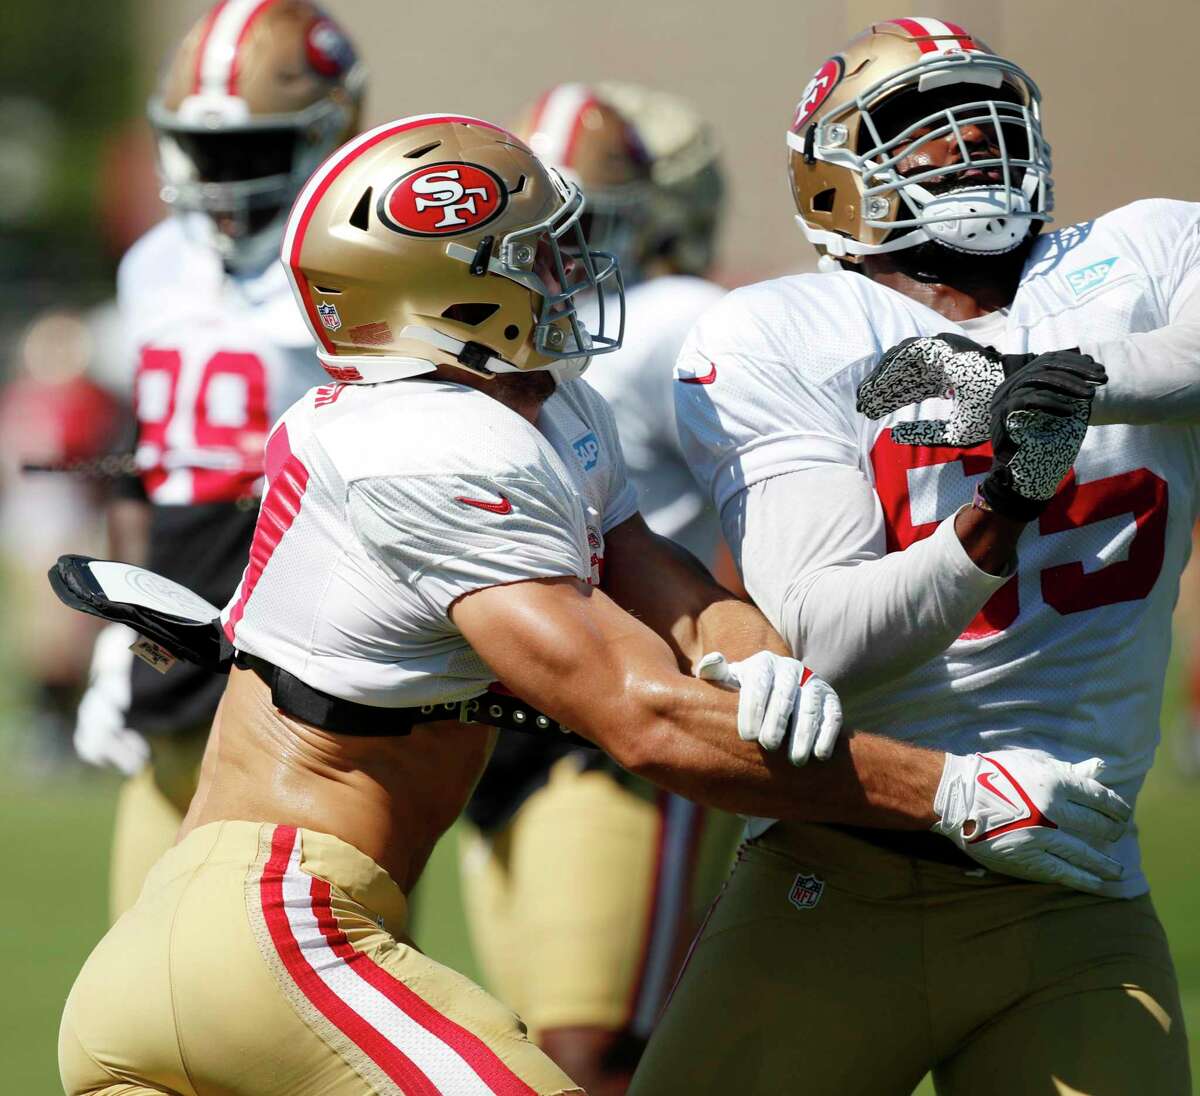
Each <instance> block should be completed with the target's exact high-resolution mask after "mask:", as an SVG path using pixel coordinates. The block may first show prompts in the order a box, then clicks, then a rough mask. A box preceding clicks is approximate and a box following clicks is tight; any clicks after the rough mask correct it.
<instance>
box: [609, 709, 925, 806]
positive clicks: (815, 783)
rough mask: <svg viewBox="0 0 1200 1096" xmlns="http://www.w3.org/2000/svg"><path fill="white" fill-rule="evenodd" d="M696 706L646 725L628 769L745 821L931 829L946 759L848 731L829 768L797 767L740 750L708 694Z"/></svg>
mask: <svg viewBox="0 0 1200 1096" xmlns="http://www.w3.org/2000/svg"><path fill="white" fill-rule="evenodd" d="M674 699H675V703H676V705H678V701H679V697H678V695H676V696H675V698H674ZM699 703H700V705H701V708H700V709H699V710H695V711H692V712H690V713H687V714H683V715H681V714H680V713H679V711H678V708H676V711H675V713H674V715H673V716H672V717H670V718H667V719H664V720H661V721H659V722H657V723H652V724H650V725H648V727H647V729H646V733H645V734H644V735H643V737H642V738H641V740H640V741H639V742H637V743H636V744H635V745H634V747H633V749H632V750H631V751H629V752H628V756H627V758H626V763H627V767H630V768H632V769H633V770H634V771H636V772H637V773H638V774H639V775H641V776H644V777H646V778H647V779H649V780H652V781H653V782H655V783H656V784H660V785H661V786H663V787H665V788H667V789H669V790H670V791H673V792H676V793H677V794H679V795H683V796H686V797H687V798H689V799H693V800H695V801H696V802H699V803H702V804H704V805H706V806H711V807H717V808H720V809H722V810H727V811H734V812H737V813H740V814H750V815H759V816H763V817H768V818H786V819H792V820H795V821H807V822H841V823H848V824H856V825H864V826H877V827H884V828H889V829H928V828H929V826H931V825H932V824H933V822H934V820H935V816H934V814H933V809H932V805H933V799H934V794H935V792H936V791H937V786H938V781H939V779H940V778H941V773H942V766H943V763H944V755H943V754H941V753H939V752H934V751H929V750H923V749H919V748H916V747H912V746H907V745H904V744H902V743H898V742H894V741H891V740H889V739H885V738H880V737H878V736H875V735H868V734H854V733H848V734H845V735H843V736H842V739H841V740H840V741H839V743H838V746H837V749H836V751H835V753H834V755H833V757H832V758H831V759H830V760H829V761H825V762H821V763H819V764H818V763H815V762H814V763H812V764H810V765H807V766H805V767H803V768H797V767H796V766H793V765H791V764H789V763H788V762H787V759H786V758H784V757H781V756H780V755H778V754H768V753H765V752H764V751H762V750H761V749H760V748H759V747H758V746H757V744H755V743H747V742H742V741H741V740H740V739H739V738H738V737H737V735H736V733H734V732H733V729H732V725H731V722H730V720H731V713H726V712H724V711H719V712H718V711H715V710H714V705H713V703H712V698H711V696H708V697H704V696H701V697H699ZM622 752H626V751H625V750H623V749H622V748H621V747H620V746H618V748H617V753H618V754H620V753H622ZM617 760H618V761H621V760H622V758H621V757H620V756H618V757H617Z"/></svg>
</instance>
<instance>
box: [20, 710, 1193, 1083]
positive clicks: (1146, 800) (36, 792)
mask: <svg viewBox="0 0 1200 1096" xmlns="http://www.w3.org/2000/svg"><path fill="white" fill-rule="evenodd" d="M14 711H15V709H14V706H13V705H12V704H11V702H10V703H4V702H3V698H2V697H0V835H3V836H2V841H3V851H4V863H5V866H6V871H7V875H8V880H9V882H8V885H7V886H6V887H5V888H4V889H3V891H2V892H0V984H3V986H4V988H5V993H4V994H3V1002H4V1003H3V1005H2V1006H0V1062H2V1063H3V1070H2V1075H3V1081H2V1082H0V1091H2V1092H3V1093H4V1094H5V1096H49V1094H52V1093H58V1092H60V1091H61V1090H60V1088H59V1086H58V1080H57V1070H56V1066H55V1040H56V1036H57V1030H58V1017H59V1012H60V1010H61V1007H62V1002H63V999H64V998H65V996H66V993H67V990H68V989H69V988H70V985H71V981H72V979H73V978H74V976H75V972H76V971H77V969H78V968H79V966H80V964H81V963H82V961H83V959H84V957H85V956H86V955H87V953H88V951H89V949H90V948H91V946H92V944H93V943H94V942H95V941H96V939H98V937H99V936H100V935H101V934H102V933H103V931H104V928H105V924H104V918H105V913H104V903H105V887H106V871H107V863H106V858H107V842H108V834H109V828H110V824H111V819H112V812H113V803H114V795H115V791H116V788H117V782H116V780H115V779H114V778H112V777H109V776H107V775H105V774H101V773H98V772H95V771H91V770H89V771H82V770H80V771H78V772H74V773H72V774H69V775H65V776H64V775H58V776H55V777H54V778H52V779H47V778H33V777H32V776H31V775H30V774H29V773H28V772H27V771H26V768H27V767H26V765H25V764H24V760H23V759H24V757H25V756H26V750H25V749H24V748H23V747H24V745H25V744H23V743H22V742H21V740H20V728H19V727H18V726H17V725H16V724H17V722H18V720H17V719H16V717H15V716H14V715H13V714H12V713H13V712H14ZM3 713H9V714H8V715H7V717H5V715H4V714H3ZM1138 818H1139V822H1140V825H1141V827H1142V832H1143V834H1144V839H1145V853H1146V861H1147V871H1148V874H1149V876H1150V879H1151V882H1152V883H1153V886H1154V898H1155V902H1156V904H1157V906H1158V910H1159V913H1160V914H1161V916H1162V919H1163V921H1164V922H1165V924H1166V926H1167V932H1168V934H1169V935H1170V939H1171V944H1172V946H1173V949H1174V954H1175V962H1176V964H1177V966H1178V969H1179V976H1180V981H1181V983H1182V986H1183V993H1184V1007H1185V1010H1186V1012H1187V1021H1188V1026H1189V1029H1190V1031H1191V1032H1192V1033H1193V1034H1195V1033H1197V1032H1200V853H1198V852H1197V838H1198V837H1200V783H1194V782H1193V783H1189V782H1187V781H1185V780H1184V779H1183V778H1181V777H1180V776H1178V775H1177V773H1176V772H1175V770H1174V767H1173V765H1172V764H1171V760H1170V757H1169V756H1167V751H1165V750H1164V751H1163V752H1162V753H1160V764H1159V765H1158V766H1157V767H1156V769H1155V771H1154V773H1153V774H1152V775H1151V779H1150V782H1149V784H1148V785H1147V788H1146V790H1145V792H1144V793H1143V796H1142V798H1141V800H1140V802H1139V809H1138ZM452 840H453V834H451V835H450V836H449V837H448V838H447V840H445V841H443V842H442V846H441V847H440V848H439V850H438V853H437V854H436V855H435V857H434V860H433V862H432V863H431V865H430V869H429V871H428V872H427V874H426V877H425V879H424V880H423V881H422V884H421V888H420V891H419V893H418V896H417V924H416V927H415V933H414V935H415V937H416V939H417V941H418V942H419V943H420V944H421V945H422V946H423V947H424V948H425V949H426V950H427V951H428V952H430V953H431V954H432V955H434V956H436V957H437V958H439V959H442V960H444V961H446V962H448V963H450V964H451V965H453V966H455V967H457V968H458V969H459V970H462V971H463V972H464V973H467V974H470V975H472V976H476V970H475V966H474V962H473V960H472V958H471V956H470V949H469V947H468V945H467V940H466V934H465V929H464V926H463V923H462V918H461V915H460V913H459V910H458V904H457V883H456V875H455V868H454V858H453V850H452V848H450V842H451V841H452ZM1196 1049H1197V1048H1196V1043H1195V1040H1193V1074H1197V1075H1200V1056H1198V1055H1197V1054H1196ZM919 1092H920V1093H922V1094H925V1093H931V1092H932V1087H931V1086H929V1085H928V1083H926V1085H925V1086H922V1088H921V1089H920V1090H919ZM1196 1093H1197V1094H1198V1096H1200V1085H1198V1086H1197V1088H1196Z"/></svg>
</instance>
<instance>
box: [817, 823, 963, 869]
mask: <svg viewBox="0 0 1200 1096" xmlns="http://www.w3.org/2000/svg"><path fill="white" fill-rule="evenodd" d="M829 828H830V829H834V830H841V832H842V833H848V834H850V835H851V836H853V837H857V838H859V839H860V840H862V841H869V842H870V843H871V844H872V845H875V846H876V847H877V848H881V849H886V850H887V851H888V852H894V853H899V854H900V855H901V856H908V857H913V858H914V859H917V860H933V861H934V862H935V863H938V864H947V865H949V866H950V867H952V868H962V869H963V870H964V871H971V870H977V869H978V868H979V864H978V863H977V862H976V861H974V860H972V859H971V858H970V857H969V856H968V855H967V854H966V853H965V852H963V851H962V850H961V849H960V848H959V847H958V846H957V845H954V844H952V843H951V842H949V841H947V840H946V839H945V838H944V837H942V836H941V835H940V834H936V833H930V832H929V831H928V830H877V829H874V828H873V827H870V826H845V825H831V826H830V827H829Z"/></svg>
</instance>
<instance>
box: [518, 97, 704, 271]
mask: <svg viewBox="0 0 1200 1096" xmlns="http://www.w3.org/2000/svg"><path fill="white" fill-rule="evenodd" d="M515 132H516V133H517V134H518V135H520V136H521V137H523V138H524V139H525V140H526V141H527V142H528V144H529V147H530V148H532V149H533V151H534V152H535V153H537V154H538V156H540V157H542V159H543V160H545V161H546V162H548V163H551V164H553V165H554V166H555V167H557V168H558V169H559V171H560V172H562V174H563V175H564V176H566V177H567V178H570V179H572V180H574V181H575V182H577V183H579V185H580V187H582V189H583V192H584V194H586V195H587V204H588V212H587V214H586V215H585V222H586V229H587V235H588V239H589V240H591V241H592V243H593V244H594V245H595V246H596V247H600V248H603V249H604V250H605V251H609V252H612V253H614V254H616V255H617V256H618V258H619V259H620V262H621V270H622V275H623V277H624V279H625V282H626V284H629V283H630V282H634V281H637V280H639V279H640V278H642V277H645V276H649V275H651V274H653V273H656V272H661V270H659V271H656V270H655V269H654V268H655V267H660V268H661V267H663V266H665V268H666V269H667V270H668V271H673V272H680V273H688V274H700V273H703V272H704V270H706V269H707V268H708V266H709V265H710V263H711V260H712V251H713V236H714V234H715V229H716V225H717V218H718V214H719V209H720V203H721V195H722V187H721V176H720V172H719V169H718V168H717V165H716V150H715V143H714V141H713V139H712V134H711V131H710V130H709V129H708V128H707V127H706V126H705V125H704V124H703V123H702V122H701V121H700V119H699V118H698V116H697V115H696V114H695V112H694V111H692V110H691V108H689V107H688V106H687V105H686V104H685V103H684V102H683V101H682V100H680V99H677V98H676V97H675V96H671V95H666V94H664V93H661V92H657V91H651V90H649V89H647V88H642V87H638V86H637V85H633V84H622V83H610V84H604V85H597V86H596V87H588V86H585V85H583V84H558V85H556V86H555V87H552V88H551V89H550V90H549V91H547V92H545V93H544V94H543V95H542V96H541V97H540V98H539V99H538V100H537V102H536V103H535V104H534V105H533V106H532V107H530V108H529V109H528V110H526V111H525V112H524V113H523V114H522V116H521V118H520V120H519V121H518V123H517V125H516V127H515Z"/></svg>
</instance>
